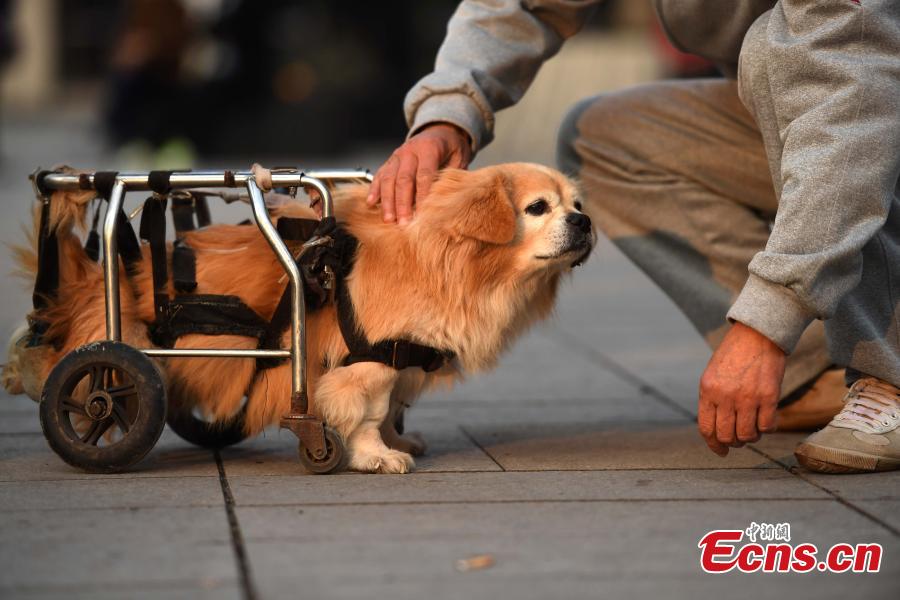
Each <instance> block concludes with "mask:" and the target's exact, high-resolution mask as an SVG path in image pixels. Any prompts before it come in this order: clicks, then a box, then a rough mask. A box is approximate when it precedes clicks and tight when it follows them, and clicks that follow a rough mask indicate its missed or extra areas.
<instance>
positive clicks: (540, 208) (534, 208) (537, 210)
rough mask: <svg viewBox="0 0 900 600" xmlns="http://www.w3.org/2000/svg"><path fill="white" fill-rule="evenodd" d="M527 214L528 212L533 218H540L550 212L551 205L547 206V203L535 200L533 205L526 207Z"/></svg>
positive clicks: (542, 200)
mask: <svg viewBox="0 0 900 600" xmlns="http://www.w3.org/2000/svg"><path fill="white" fill-rule="evenodd" d="M525 212H527V213H528V214H529V215H531V216H532V217H539V216H541V215H543V214H545V213H548V212H550V205H549V204H547V201H546V200H544V199H543V198H541V199H540V200H535V201H534V202H532V203H531V204H529V205H528V206H526V207H525Z"/></svg>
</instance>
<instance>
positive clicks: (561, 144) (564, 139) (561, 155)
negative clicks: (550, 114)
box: [556, 96, 597, 177]
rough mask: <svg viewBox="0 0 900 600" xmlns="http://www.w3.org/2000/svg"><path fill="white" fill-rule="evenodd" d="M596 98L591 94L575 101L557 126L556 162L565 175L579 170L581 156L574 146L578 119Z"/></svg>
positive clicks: (573, 174) (574, 173)
mask: <svg viewBox="0 0 900 600" xmlns="http://www.w3.org/2000/svg"><path fill="white" fill-rule="evenodd" d="M596 99H597V97H596V96H593V97H590V98H585V99H583V100H580V101H579V102H577V103H575V104H574V105H573V106H572V107H571V108H570V109H569V110H568V112H567V113H566V116H565V117H563V120H562V123H561V124H560V126H559V132H558V133H557V137H556V164H557V167H558V168H559V170H560V171H562V172H563V173H565V174H566V175H569V176H573V177H574V176H577V175H578V172H579V171H580V170H581V157H580V156H579V154H578V150H577V149H576V146H575V142H576V141H577V140H578V136H579V132H578V121H579V120H580V119H581V117H582V115H583V114H584V112H585V111H586V110H587V109H588V108H589V107H590V106H591V104H593V103H594V101H595V100H596Z"/></svg>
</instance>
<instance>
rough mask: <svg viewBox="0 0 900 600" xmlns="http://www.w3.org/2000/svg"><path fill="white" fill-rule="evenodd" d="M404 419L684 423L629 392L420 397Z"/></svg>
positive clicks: (678, 416)
mask: <svg viewBox="0 0 900 600" xmlns="http://www.w3.org/2000/svg"><path fill="white" fill-rule="evenodd" d="M407 416H408V420H409V421H410V423H413V424H414V423H415V422H416V420H418V419H420V418H421V419H429V420H441V421H450V422H457V423H466V424H472V423H508V424H521V425H527V424H533V425H536V426H539V425H540V424H542V423H563V424H565V423H572V422H610V423H625V422H631V423H638V422H646V421H672V422H678V423H685V422H687V419H686V418H685V417H684V416H683V415H682V414H681V413H680V412H677V411H676V410H673V409H672V408H671V407H669V406H666V405H665V404H663V403H661V402H659V401H658V400H656V399H654V398H652V397H650V396H647V395H644V394H641V393H639V392H632V393H631V394H629V395H627V396H607V397H597V398H564V397H559V396H548V397H546V398H541V399H532V400H496V401H481V400H478V399H471V400H470V399H462V398H460V399H443V400H440V399H431V398H424V399H423V400H422V401H421V402H418V403H416V404H415V405H413V407H412V408H411V409H410V410H409V412H408V415H407ZM412 426H414V425H412Z"/></svg>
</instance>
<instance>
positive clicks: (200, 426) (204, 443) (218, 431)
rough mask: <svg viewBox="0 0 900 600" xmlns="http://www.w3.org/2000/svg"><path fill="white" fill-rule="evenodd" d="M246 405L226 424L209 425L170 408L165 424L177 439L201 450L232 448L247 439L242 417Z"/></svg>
mask: <svg viewBox="0 0 900 600" xmlns="http://www.w3.org/2000/svg"><path fill="white" fill-rule="evenodd" d="M246 408H247V405H246V404H244V407H243V408H242V409H241V410H240V411H239V412H238V413H237V414H236V415H234V417H233V418H232V419H231V420H230V421H228V422H226V423H209V422H207V421H204V420H203V419H198V418H197V417H196V416H194V413H193V412H191V411H187V410H181V409H179V408H177V407H174V406H170V407H169V414H168V416H167V417H166V423H168V424H169V427H170V428H171V429H172V431H174V432H175V433H176V434H178V437H180V438H181V439H183V440H184V441H186V442H190V443H191V444H194V445H195V446H200V447H201V448H210V449H212V450H215V449H219V448H225V447H226V446H233V445H235V444H237V443H239V442H242V441H243V440H245V439H247V434H246V433H245V431H244V422H245V421H244V416H245V415H246Z"/></svg>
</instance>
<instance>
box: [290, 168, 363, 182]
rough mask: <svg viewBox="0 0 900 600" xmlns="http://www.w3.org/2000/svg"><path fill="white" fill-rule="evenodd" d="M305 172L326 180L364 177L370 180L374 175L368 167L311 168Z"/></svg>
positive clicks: (347, 179)
mask: <svg viewBox="0 0 900 600" xmlns="http://www.w3.org/2000/svg"><path fill="white" fill-rule="evenodd" d="M305 174H306V175H307V176H309V177H314V178H315V179H325V180H328V181H332V180H334V181H341V180H344V181H349V180H353V179H365V180H366V181H372V180H373V179H374V178H375V176H374V175H372V173H371V171H369V170H368V169H313V170H311V171H306V172H305Z"/></svg>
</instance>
